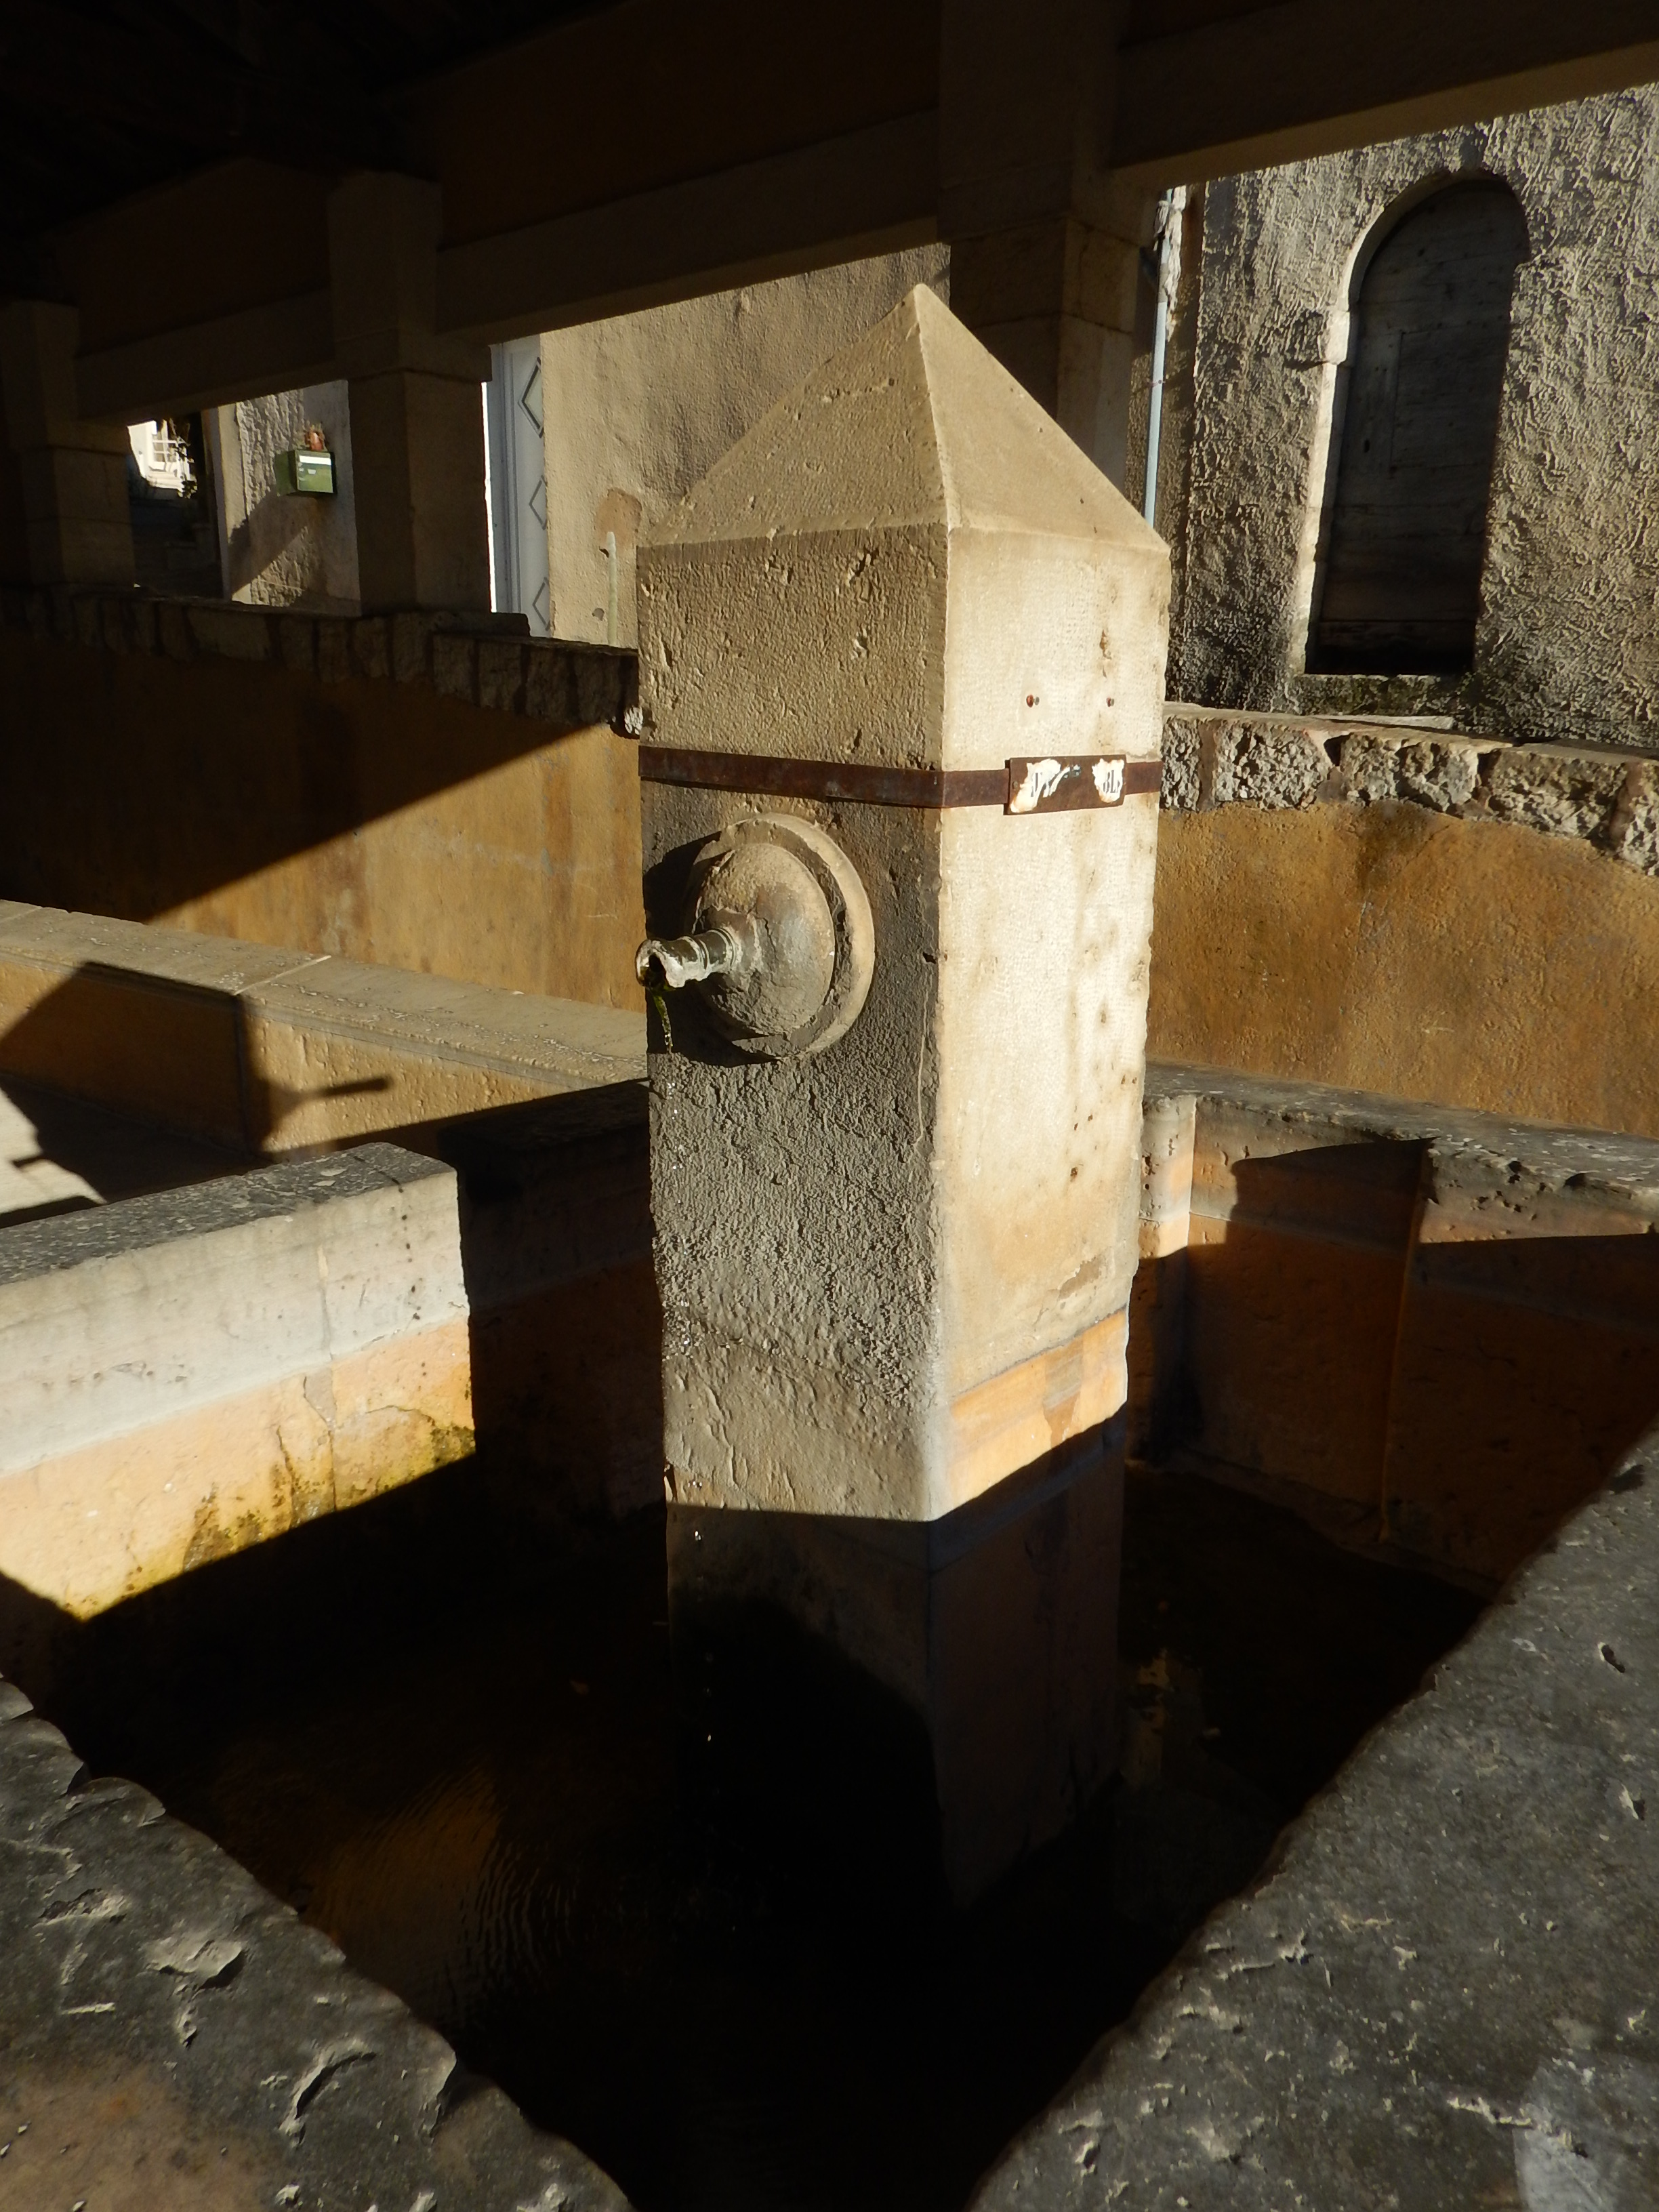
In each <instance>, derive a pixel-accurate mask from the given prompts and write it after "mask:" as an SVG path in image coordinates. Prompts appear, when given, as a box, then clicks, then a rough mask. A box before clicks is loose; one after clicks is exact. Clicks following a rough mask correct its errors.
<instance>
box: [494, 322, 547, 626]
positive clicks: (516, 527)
mask: <svg viewBox="0 0 1659 2212" xmlns="http://www.w3.org/2000/svg"><path fill="white" fill-rule="evenodd" d="M484 426H485V449H486V459H487V463H488V467H489V537H490V552H491V556H492V558H493V561H494V563H495V605H496V607H497V609H498V610H499V611H501V612H503V613H514V614H522V615H527V616H528V617H529V618H530V629H531V633H532V635H533V636H536V637H545V636H546V635H547V630H548V620H547V617H548V580H547V467H546V463H545V461H544V458H543V453H542V342H541V340H540V339H539V338H515V339H513V342H512V343H511V344H510V345H498V346H492V347H491V348H490V377H489V383H488V384H487V385H486V386H484Z"/></svg>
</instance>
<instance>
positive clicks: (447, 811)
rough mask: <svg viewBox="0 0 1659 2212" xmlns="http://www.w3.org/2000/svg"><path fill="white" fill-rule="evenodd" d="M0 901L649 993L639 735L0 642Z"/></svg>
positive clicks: (599, 997)
mask: <svg viewBox="0 0 1659 2212" xmlns="http://www.w3.org/2000/svg"><path fill="white" fill-rule="evenodd" d="M0 778H3V789H4V793H5V799H4V803H3V805H0V897H5V898H16V899H30V900H34V901H37V902H40V903H41V904H43V905H49V906H58V907H67V908H73V909H78V910H80V911H82V912H84V913H92V914H105V915H118V916H121V917H123V918H125V919H127V920H130V921H167V922H172V923H173V924H175V925H176V926H178V927H181V928H185V929H194V930H204V931H207V932H210V933H214V934H216V935H219V936H224V937H236V938H242V939H251V940H252V941H253V942H254V943H256V944H262V945H291V946H297V947H299V948H300V949H301V950H302V951H307V952H322V953H332V954H337V955H339V956H342V957H345V958H347V959H351V960H362V961H370V962H378V963H385V964H387V965H389V966H392V967H398V968H411V969H419V970H423V971H425V972H427V973H428V974H433V975H447V976H451V977H453V978H455V979H457V980H459V981H465V982H476V983H489V984H494V985H496V986H499V987H502V988H504V989H507V990H516V991H533V992H539V993H543V994H548V995H550V996H553V997H556V998H566V999H577V1000H586V1001H587V1002H588V1003H590V1004H593V1005H599V1006H638V1005H639V1004H640V1003H641V1000H640V996H639V992H638V987H637V986H636V985H635V981H634V951H635V946H636V945H637V944H638V943H639V940H640V938H641V936H642V934H643V933H644V921H643V916H642V913H641V899H640V811H639V783H638V776H637V772H636V767H635V750H634V747H633V746H632V744H629V742H628V741H627V740H626V739H625V738H619V737H617V736H616V735H615V734H614V733H613V732H611V730H610V729H608V728H604V727H597V728H586V729H579V730H570V731H560V730H558V729H557V728H556V727H554V726H550V725H549V724H548V723H546V722H538V721H535V720H528V719H526V718H525V717H524V716H522V715H516V714H507V713H504V712H498V711H495V710H494V709H491V708H483V707H479V706H475V705H472V704H471V703H469V702H465V701H463V700H460V699H454V698H448V697H445V696H441V695H440V694H439V693H438V692H436V691H435V690H432V689H431V688H430V687H428V685H425V684H402V683H394V682H392V681H389V680H387V681H376V680H373V679H368V678H351V679H349V680H347V681H344V682H341V683H331V684H323V683H320V682H319V681H318V679H317V678H314V677H312V676H309V675H306V674H303V673H301V672H299V671H294V670H290V669H288V668H284V667H281V666H273V665H268V664H266V665H257V664H256V665H249V664H244V663H240V662H238V661H236V660H233V659H208V658H204V659H198V660H195V661H191V662H185V663H180V662H178V661H175V660H171V659H165V658H161V657H156V656H144V655H139V654H121V653H108V652H102V651H96V650H88V649H86V648H83V647H77V646H65V645H60V644H56V643H51V642H47V641H43V640H39V639H35V638H31V637H26V636H25V637H19V636H17V635H4V636H0Z"/></svg>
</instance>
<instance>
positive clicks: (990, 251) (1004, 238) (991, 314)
mask: <svg viewBox="0 0 1659 2212" xmlns="http://www.w3.org/2000/svg"><path fill="white" fill-rule="evenodd" d="M1122 13H1123V10H1122V9H1121V5H1119V6H1115V5H1113V4H1111V0H1093V4H1091V5H1089V6H1079V5H1076V4H1073V0H1035V4H1033V5H1031V6H1029V7H1024V8H1018V9H1011V8H1008V7H1006V6H1004V5H998V4H995V0H945V7H944V12H943V24H942V41H941V64H942V66H941V72H940V79H941V81H940V98H939V188H940V189H939V228H940V233H941V234H942V235H943V236H944V237H945V239H947V240H949V242H950V247H951V307H952V309H953V311H954V312H955V313H957V315H959V316H960V317H961V318H962V319H963V322H965V323H966V324H967V325H968V327H969V329H970V330H971V331H973V332H974V334H975V337H978V338H980V339H981V341H982V342H983V343H985V344H986V345H987V346H988V347H989V348H990V349H991V351H992V352H993V353H994V355H995V356H996V357H997V359H998V360H999V361H1000V362H1002V364H1003V366H1004V367H1005V368H1009V369H1012V372H1013V374H1015V375H1016V376H1017V377H1018V379H1019V380H1020V382H1021V383H1022V384H1023V385H1024V387H1025V389H1026V390H1027V391H1028V392H1030V394H1031V396H1032V397H1033V398H1035V399H1038V400H1040V401H1041V402H1042V405H1043V406H1044V407H1046V408H1047V409H1048V412H1049V413H1050V414H1051V415H1052V416H1054V420H1055V421H1056V422H1058V423H1059V424H1060V428H1062V429H1063V430H1064V431H1066V434H1067V435H1068V436H1070V437H1072V438H1073V439H1075V440H1076V441H1077V443H1078V444H1079V446H1081V447H1082V448H1083V450H1084V452H1085V453H1087V454H1088V455H1089V456H1090V458H1091V459H1092V460H1093V461H1094V462H1095V464H1096V465H1097V467H1099V468H1100V469H1102V470H1103V471H1104V472H1105V473H1106V475H1107V476H1109V477H1110V478H1111V480H1112V482H1113V483H1115V484H1116V485H1117V486H1118V487H1119V488H1120V489H1121V488H1122V485H1123V483H1124V480H1125V476H1126V473H1127V460H1128V439H1129V406H1130V386H1131V374H1132V371H1133V364H1134V362H1135V359H1136V357H1137V355H1139V354H1144V353H1146V351H1147V350H1148V349H1150V347H1151V344H1152V316H1153V312H1154V309H1155V307H1156V295H1155V290H1154V279H1153V276H1152V273H1151V270H1150V265H1149V262H1148V259H1147V258H1146V254H1147V249H1149V248H1150V246H1151V245H1152V234H1153V228H1154V222H1155V216H1156V198H1155V196H1154V195H1151V194H1149V193H1147V192H1146V191H1145V190H1144V189H1143V188H1142V187H1140V186H1139V185H1130V184H1127V183H1125V182H1124V181H1122V180H1121V179H1118V178H1116V177H1115V176H1114V175H1113V174H1112V173H1110V171H1109V169H1108V168H1107V167H1106V166H1105V162H1106V150H1107V146H1108V143H1109V133H1110V125H1111V116H1112V107H1113V99H1114V94H1115V76H1116V39H1117V32H1118V27H1119V21H1120V19H1121V15H1122Z"/></svg>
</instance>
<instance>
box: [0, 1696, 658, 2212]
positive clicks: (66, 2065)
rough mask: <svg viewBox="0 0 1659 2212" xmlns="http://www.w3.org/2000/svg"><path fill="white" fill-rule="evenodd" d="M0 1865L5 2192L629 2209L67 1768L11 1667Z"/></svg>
mask: <svg viewBox="0 0 1659 2212" xmlns="http://www.w3.org/2000/svg"><path fill="white" fill-rule="evenodd" d="M0 1868H3V1869H4V1871H3V1875H0V2049H3V2051H4V2052H5V2063H4V2065H3V2068H0V2141H3V2142H4V2143H5V2145H6V2156H5V2160H4V2163H3V2166H0V2202H3V2203H5V2204H6V2205H7V2206H8V2207H9V2208H10V2207H14V2206H15V2207H17V2208H20V2212H21V2208H28V2207H33V2206H46V2205H58V2204H61V2205H63V2206H64V2207H66V2208H67V2207H69V2206H70V2205H72V2204H74V2203H77V2202H81V2203H86V2204H87V2205H89V2206H90V2205H95V2204H121V2203H129V2204H132V2203H137V2204H144V2205H151V2204H153V2205H155V2206H156V2207H158V2208H160V2207H161V2206H166V2207H167V2208H168V2209H169V2212H199V2208H202V2207H204V2206H207V2205H215V2206H220V2205H222V2206H226V2207H229V2206H232V2205H235V2206H255V2205H257V2206H260V2207H264V2206H276V2207H281V2206H284V2205H289V2204H293V2205H299V2206H304V2205H333V2204H350V2205H368V2204H370V2203H378V2204H380V2205H381V2206H382V2207H390V2206H394V2205H395V2206H396V2207H397V2208H398V2212H410V2209H411V2208H412V2207H416V2206H424V2207H425V2208H426V2212H440V2208H442V2212H449V2208H452V2207H453V2208H457V2212H459V2208H460V2207H462V2206H465V2207H466V2208H467V2212H627V2205H626V2201H625V2199H624V2198H623V2195H622V2192H621V2191H619V2190H618V2189H617V2188H616V2187H615V2185H613V2184H612V2183H611V2182H610V2181H608V2180H607V2179H605V2175H604V2174H602V2173H601V2172H599V2169H598V2168H597V2167H596V2166H593V2165H592V2163H591V2162H590V2161H589V2160H587V2159H586V2158H584V2157H583V2156H582V2154H581V2153H580V2151H578V2150H575V2149H574V2148H572V2146H571V2145H570V2144H569V2143H568V2142H563V2141H562V2140H561V2139H560V2138H559V2137H558V2136H550V2135H547V2134H544V2133H542V2132H541V2131H539V2130H536V2129H534V2128H532V2127H531V2126H530V2124H528V2122H527V2121H526V2120H525V2119H524V2118H523V2117H522V2116H521V2115H520V2113H519V2112H516V2111H515V2110H514V2109H513V2106H511V2105H510V2104H509V2103H508V2102H507V2099H506V2098H505V2097H504V2096H503V2095H502V2094H501V2091H500V2090H499V2089H496V2088H495V2087H491V2086H489V2084H487V2083H484V2082H482V2081H477V2080H476V2079H474V2080H471V2081H466V2080H465V2076H464V2075H462V2074H461V2073H460V2072H459V2069H458V2068H457V2065H456V2060H455V2054H454V2052H453V2051H452V2050H451V2049H450V2048H449V2046H448V2045H447V2044H446V2043H445V2042H443V2041H442V2039H441V2038H440V2037H439V2036H438V2035H436V2034H435V2033H434V2032H433V2030H432V2029H430V2028H428V2027H424V2026H423V2025H422V2023H421V2022H420V2021H417V2020H416V2018H415V2017H414V2015H412V2014H411V2013H410V2012H409V2011H408V2009H407V2008H405V2007H404V2005H402V2004H400V2003H399V2002H398V2000H397V1999H396V1998H395V1997H393V1996H392V1995H391V1994H390V1992H389V1991H387V1990H382V1989H377V1988H376V1987H375V1986H374V1984H373V1983H371V1982H368V1981H365V1980H364V1979H363V1978H362V1976H361V1975H359V1974H356V1973H355V1972H353V1971H352V1970H351V1968H350V1967H349V1966H347V1965H346V1962H345V1960H344V1958H343V1955H342V1954H341V1953H340V1951H339V1950H338V1949H337V1947H336V1946H335V1945H334V1944H333V1943H331V1942H329V1940H328V1938H327V1937H326V1936H324V1935H323V1934H322V1933H321V1932H320V1930H319V1929H315V1928H311V1927H307V1926H306V1925H305V1924H304V1923H302V1922H301V1921H300V1920H299V1919H298V1918H296V1917H295V1914H294V1912H293V1911H292V1910H291V1908H290V1907H289V1906H288V1905H279V1904H278V1903H277V1901H276V1899H275V1898H274V1897H272V1896H271V1895H270V1893H269V1892H268V1891H266V1890H264V1889H262V1888H261V1887H259V1885H258V1882H257V1881H254V1879H253V1877H252V1875H250V1874H248V1873H246V1871H245V1870H244V1869H242V1868H241V1867H240V1866H238V1865H237V1863H235V1861H234V1859H232V1858H231V1857H229V1856H228V1854H227V1853H226V1852H224V1851H222V1850H219V1849H218V1848H217V1847H216V1845H215V1844H211V1843H210V1842H209V1841H208V1839H207V1838H206V1837H205V1836H203V1835H198V1834H197V1832H196V1831H195V1830H194V1829H192V1828H187V1827H185V1826H184V1825H183V1824H182V1823H181V1822H179V1821H177V1820H172V1819H169V1818H168V1817H167V1814H164V1813H163V1812H162V1810H161V1807H160V1806H159V1805H158V1804H157V1803H156V1802H155V1799H154V1798H153V1797H151V1796H149V1795H148V1793H147V1792H146V1791H144V1790H141V1789H139V1788H138V1787H137V1785H136V1784H133V1783H131V1782H119V1781H112V1780H108V1779H103V1780H98V1781H89V1780H88V1776H87V1771H86V1767H85V1765H84V1764H83V1763H82V1759H81V1758H80V1757H79V1755H78V1754H77V1753H76V1752H75V1751H74V1750H72V1749H71V1748H70V1746H69V1745H68V1744H67V1743H66V1742H65V1741H64V1739H63V1737H62V1736H61V1735H59V1734H58V1730H57V1729H55V1728H52V1727H51V1726H50V1725H49V1724H48V1723H46V1721H44V1720H42V1719H41V1718H40V1717H39V1716H38V1715H37V1714H35V1713H34V1712H33V1711H31V1710H30V1706H29V1702H28V1700H27V1698H25V1697H24V1696H23V1695H22V1693H21V1691H18V1690H16V1689H15V1688H14V1687H13V1686H12V1685H11V1684H10V1683H9V1682H0ZM463 2085H464V2086H463Z"/></svg>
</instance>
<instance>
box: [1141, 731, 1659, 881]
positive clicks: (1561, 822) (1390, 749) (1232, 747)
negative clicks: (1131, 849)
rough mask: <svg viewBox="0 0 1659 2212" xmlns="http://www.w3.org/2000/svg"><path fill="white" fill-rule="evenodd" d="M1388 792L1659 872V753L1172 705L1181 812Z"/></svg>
mask: <svg viewBox="0 0 1659 2212" xmlns="http://www.w3.org/2000/svg"><path fill="white" fill-rule="evenodd" d="M1389 800H1396V801H1397V800H1404V801H1406V802H1407V803H1408V804H1410V805H1414V806H1421V807H1426V808H1428V809H1430V810H1431V811H1434V812H1436V813H1441V814H1455V815H1459V816H1462V817H1465V818H1468V819H1478V820H1487V821H1494V822H1511V823H1520V824H1521V825H1522V826H1523V827H1525V828H1528V829H1541V830H1542V831H1544V832H1545V833H1546V834H1547V835H1549V836H1558V837H1571V838H1576V839H1578V840H1579V841H1581V842H1585V843H1588V844H1590V845H1593V846H1595V848H1597V850H1599V851H1601V852H1604V853H1607V854H1610V855H1611V857H1612V858H1613V859H1614V860H1620V861H1622V862H1623V863H1624V864H1625V865H1626V866H1627V867H1632V868H1634V869H1636V870H1637V871H1638V872H1639V873H1641V874H1643V875H1647V876H1659V761H1656V760H1654V759H1652V758H1651V757H1649V756H1647V755H1644V754H1640V753H1632V752H1619V751H1614V750H1611V749H1610V748H1603V747H1593V746H1575V745H1512V744H1509V743H1508V742H1507V741H1506V740H1504V739H1503V738H1490V737H1481V736H1478V735H1477V736H1465V735H1462V734H1460V733H1457V732H1452V731H1449V730H1447V731H1443V730H1434V729H1426V728H1414V727H1410V726H1402V725H1401V724H1398V723H1385V722H1368V721H1365V720H1363V719H1353V720H1339V719H1334V718H1325V717H1320V716H1303V715H1294V714H1246V713H1242V712H1237V711H1235V710H1234V709H1232V708H1210V707H1194V706H1190V705H1187V704H1184V703H1182V702H1178V701H1171V702H1170V703H1169V705H1168V706H1166V708H1165V709H1164V789H1163V804H1164V806H1165V807H1168V808H1170V810H1172V811H1177V812H1200V813H1201V812H1206V811H1209V810H1210V809H1211V808H1212V807H1216V806H1228V805H1248V806H1260V807H1263V808H1267V809H1272V810H1284V809H1295V808H1302V807H1308V806H1312V805H1358V806H1369V805H1376V804H1377V803H1379V802H1383V801H1389Z"/></svg>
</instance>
